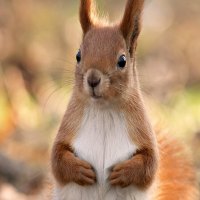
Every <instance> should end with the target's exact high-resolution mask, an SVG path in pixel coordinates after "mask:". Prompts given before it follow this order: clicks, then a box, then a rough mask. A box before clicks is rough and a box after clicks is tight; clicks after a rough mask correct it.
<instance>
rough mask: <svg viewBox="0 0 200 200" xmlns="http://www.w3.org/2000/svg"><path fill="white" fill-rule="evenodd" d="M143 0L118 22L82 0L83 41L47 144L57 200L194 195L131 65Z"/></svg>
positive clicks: (164, 199) (184, 165) (184, 163)
mask: <svg viewBox="0 0 200 200" xmlns="http://www.w3.org/2000/svg"><path fill="white" fill-rule="evenodd" d="M143 7H144V0H128V1H127V5H126V8H125V12H124V16H123V18H122V20H121V21H120V23H118V24H115V25H108V24H107V23H104V22H102V21H100V20H97V19H96V18H95V17H94V9H93V8H94V7H93V2H92V0H80V23H81V26H82V30H83V39H82V43H81V45H80V49H79V50H78V53H77V55H76V60H77V64H76V70H75V83H74V87H73V93H72V96H71V99H70V102H69V105H68V107H67V110H66V112H65V115H64V118H63V120H62V123H61V125H60V128H59V131H58V134H57V136H56V139H55V142H54V145H53V149H52V160H51V164H52V172H53V175H54V177H55V186H54V192H53V193H54V194H53V196H54V197H53V199H54V200H133V199H134V200H179V199H181V200H182V199H184V200H197V199H198V197H197V189H196V182H195V181H196V180H195V172H194V170H193V168H192V165H191V163H190V161H189V160H187V158H186V157H185V156H182V153H181V152H182V151H183V147H182V146H181V145H179V144H178V143H177V142H176V141H174V140H172V139H171V140H170V139H169V136H168V135H162V134H157V133H155V132H154V129H153V127H152V125H151V122H150V120H149V118H148V116H147V113H146V109H145V106H144V103H143V98H142V95H141V92H140V85H139V82H138V78H137V69H136V53H135V52H136V47H137V39H138V36H139V34H140V30H141V16H142V11H143Z"/></svg>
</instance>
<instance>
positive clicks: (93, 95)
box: [91, 90, 102, 99]
mask: <svg viewBox="0 0 200 200" xmlns="http://www.w3.org/2000/svg"><path fill="white" fill-rule="evenodd" d="M91 96H92V98H94V99H101V98H102V96H101V95H97V94H96V93H95V91H94V90H92V95H91Z"/></svg>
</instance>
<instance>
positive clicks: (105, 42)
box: [76, 26, 134, 102]
mask: <svg viewBox="0 0 200 200" xmlns="http://www.w3.org/2000/svg"><path fill="white" fill-rule="evenodd" d="M133 71H134V70H133V65H132V63H131V59H130V53H129V52H128V50H127V47H126V42H125V40H124V38H123V35H122V34H121V32H120V30H119V29H118V27H117V26H116V27H102V28H101V27H96V28H93V29H91V30H89V31H88V32H87V34H86V35H85V36H84V38H83V42H82V45H81V48H80V50H79V52H78V53H77V66H76V86H77V87H78V90H79V92H80V93H81V94H82V95H84V96H85V98H88V99H93V100H100V101H111V102H113V101H116V100H120V98H122V97H123V96H124V94H125V93H126V91H127V88H128V87H129V86H130V85H131V83H132V82H134V80H133V78H134V76H133Z"/></svg>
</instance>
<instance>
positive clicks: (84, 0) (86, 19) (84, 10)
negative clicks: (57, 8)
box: [80, 0, 93, 34]
mask: <svg viewBox="0 0 200 200" xmlns="http://www.w3.org/2000/svg"><path fill="white" fill-rule="evenodd" d="M80 1H81V3H80V23H81V26H82V29H83V33H84V34H85V33H86V32H87V31H88V30H89V29H90V28H91V26H92V25H93V23H92V17H91V14H92V13H91V12H92V0H80Z"/></svg>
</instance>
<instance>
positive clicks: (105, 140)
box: [59, 107, 146, 200]
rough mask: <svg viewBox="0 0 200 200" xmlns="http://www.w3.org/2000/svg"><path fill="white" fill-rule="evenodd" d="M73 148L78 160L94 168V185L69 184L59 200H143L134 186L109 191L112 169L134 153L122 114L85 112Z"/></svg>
mask: <svg viewBox="0 0 200 200" xmlns="http://www.w3.org/2000/svg"><path fill="white" fill-rule="evenodd" d="M72 147H73V148H74V152H75V154H76V155H77V156H78V157H79V158H81V159H83V160H85V161H88V162H89V163H90V164H91V165H92V166H93V168H94V170H95V172H96V174H97V183H96V184H95V185H93V186H87V187H82V186H79V185H77V184H75V183H70V184H68V185H66V186H65V187H64V188H62V191H59V194H61V197H62V198H61V199H59V200H65V199H67V200H129V199H130V200H131V199H135V200H139V199H143V200H145V199H146V198H145V194H144V192H142V191H139V190H138V189H137V188H135V187H134V186H130V187H127V188H125V189H122V188H119V187H111V186H110V185H109V184H108V181H107V179H108V176H109V174H110V170H111V168H112V167H113V166H114V165H115V164H117V163H119V162H121V161H124V160H127V159H129V158H130V157H131V156H132V155H133V154H134V153H135V152H136V149H137V146H136V145H135V144H133V142H132V141H131V139H130V138H129V135H128V132H127V128H126V120H125V117H124V115H123V113H121V112H117V111H115V110H112V109H105V110H101V109H98V108H96V107H89V108H87V109H85V111H84V115H83V118H82V123H81V126H80V128H79V131H78V133H77V135H76V136H75V138H74V140H73V143H72Z"/></svg>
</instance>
